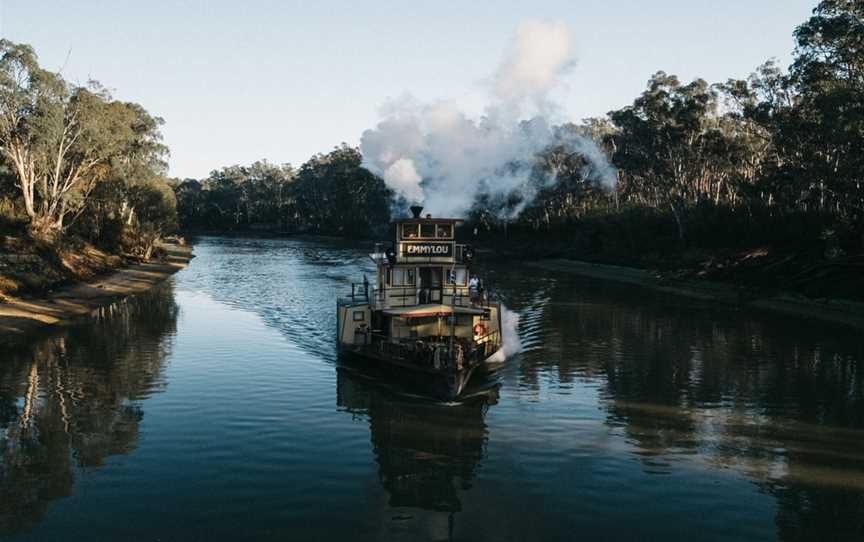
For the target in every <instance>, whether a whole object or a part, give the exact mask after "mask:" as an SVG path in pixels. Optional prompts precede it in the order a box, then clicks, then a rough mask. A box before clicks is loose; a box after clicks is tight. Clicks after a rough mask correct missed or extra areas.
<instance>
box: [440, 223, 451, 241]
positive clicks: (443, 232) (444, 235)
mask: <svg viewBox="0 0 864 542" xmlns="http://www.w3.org/2000/svg"><path fill="white" fill-rule="evenodd" d="M438 237H440V238H441V239H450V238H452V237H453V226H452V225H450V224H438Z"/></svg>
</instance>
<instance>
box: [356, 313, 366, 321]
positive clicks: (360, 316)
mask: <svg viewBox="0 0 864 542" xmlns="http://www.w3.org/2000/svg"><path fill="white" fill-rule="evenodd" d="M365 319H366V313H365V312H363V311H354V321H355V322H362V321H363V320H365Z"/></svg>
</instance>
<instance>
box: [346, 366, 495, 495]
mask: <svg viewBox="0 0 864 542" xmlns="http://www.w3.org/2000/svg"><path fill="white" fill-rule="evenodd" d="M336 389H337V392H336V402H337V405H338V406H339V407H340V408H341V409H344V410H346V411H349V412H351V413H353V414H359V415H364V416H367V417H368V419H369V430H370V433H371V440H372V446H373V448H374V450H375V454H376V459H377V461H378V466H379V471H378V473H379V480H380V481H381V485H382V486H383V487H384V489H385V490H386V491H387V492H388V494H389V495H390V500H389V505H390V506H391V507H393V508H400V507H404V508H415V509H423V510H430V511H435V512H458V511H460V510H461V509H462V504H461V501H460V492H464V491H466V490H468V489H470V488H471V484H472V481H473V479H474V477H475V473H476V471H477V468H478V467H479V465H480V463H481V461H482V460H483V455H484V451H485V446H486V440H487V438H488V434H487V433H488V431H487V427H486V423H485V421H484V418H485V415H486V411H487V410H488V408H489V406H490V405H493V404H495V403H496V402H497V399H498V392H497V387H493V388H489V389H487V390H486V391H485V393H478V394H476V395H475V396H473V397H472V398H471V399H470V400H467V401H465V402H463V403H461V404H459V405H444V404H437V403H430V402H428V401H419V400H414V399H411V398H409V397H405V396H402V395H396V394H394V393H393V392H391V391H389V390H388V389H386V388H382V387H381V383H380V381H379V380H378V379H370V378H368V377H367V376H366V375H365V373H358V372H354V371H351V370H350V369H346V368H344V367H343V368H340V369H339V370H338V380H337V388H336Z"/></svg>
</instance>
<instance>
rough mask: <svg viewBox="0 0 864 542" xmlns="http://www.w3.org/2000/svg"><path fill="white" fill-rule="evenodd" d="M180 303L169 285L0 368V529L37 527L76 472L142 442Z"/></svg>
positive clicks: (68, 487)
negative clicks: (141, 427)
mask: <svg viewBox="0 0 864 542" xmlns="http://www.w3.org/2000/svg"><path fill="white" fill-rule="evenodd" d="M176 320H177V307H176V305H175V303H174V298H173V291H172V289H171V287H170V286H168V285H166V286H164V287H160V288H157V289H155V290H153V291H151V292H148V293H145V294H142V295H140V296H136V297H133V298H130V299H128V300H126V301H125V302H122V303H118V304H116V305H114V306H111V307H108V308H105V309H102V310H101V311H100V313H99V315H98V316H97V317H95V318H93V319H92V320H90V321H88V322H86V323H84V324H82V325H81V326H78V327H75V328H71V329H69V330H66V331H64V332H62V333H61V334H59V335H56V336H53V337H49V338H45V339H42V340H39V341H38V342H36V343H35V344H33V345H31V346H30V347H29V348H27V349H24V350H20V351H16V352H12V353H10V355H9V356H8V359H4V363H3V364H2V365H0V454H2V463H0V533H11V532H15V531H19V530H21V529H26V528H27V527H28V526H30V525H33V524H34V523H36V522H38V521H39V520H40V518H41V517H42V515H43V514H44V512H45V510H46V509H47V507H48V504H49V503H50V501H51V500H53V499H56V498H59V497H63V496H66V495H69V494H70V493H71V491H72V486H73V483H74V477H75V473H74V470H75V467H92V466H98V465H101V464H102V463H103V461H104V459H105V458H106V457H107V456H109V455H113V454H121V453H126V452H128V451H129V450H130V449H132V448H133V447H134V446H135V444H136V442H137V439H138V424H139V422H140V421H141V418H142V416H143V412H142V410H141V407H140V405H139V404H137V403H136V401H138V400H140V399H143V398H145V397H147V396H148V395H149V394H150V393H152V392H153V391H154V390H157V389H158V388H159V387H160V386H161V385H162V384H161V383H160V375H161V371H162V366H163V363H164V359H165V356H166V354H167V349H168V347H169V346H168V343H167V341H166V337H167V336H168V335H169V334H171V333H173V332H174V329H175V325H176Z"/></svg>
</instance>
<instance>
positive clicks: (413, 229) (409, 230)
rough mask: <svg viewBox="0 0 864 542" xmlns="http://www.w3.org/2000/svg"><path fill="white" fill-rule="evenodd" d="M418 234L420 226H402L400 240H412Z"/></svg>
mask: <svg viewBox="0 0 864 542" xmlns="http://www.w3.org/2000/svg"><path fill="white" fill-rule="evenodd" d="M419 234H420V224H402V239H414V238H415V237H418V236H419Z"/></svg>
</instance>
